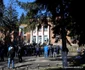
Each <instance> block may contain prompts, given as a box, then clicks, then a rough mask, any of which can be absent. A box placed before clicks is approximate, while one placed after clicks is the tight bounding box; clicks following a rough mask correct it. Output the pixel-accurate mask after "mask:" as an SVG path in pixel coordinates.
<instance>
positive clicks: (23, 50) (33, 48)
mask: <svg viewBox="0 0 85 70" xmlns="http://www.w3.org/2000/svg"><path fill="white" fill-rule="evenodd" d="M59 50H60V47H59V46H58V45H52V44H49V45H47V44H46V43H45V44H43V45H40V44H36V43H33V44H28V45H25V44H23V43H19V44H16V45H13V43H10V44H9V45H6V44H5V43H4V42H2V41H0V58H1V61H4V58H5V57H7V58H8V68H10V63H11V62H12V68H14V58H15V57H17V58H18V61H19V62H22V60H23V59H22V57H23V56H36V57H41V56H44V57H45V58H47V57H55V56H56V55H57V54H59Z"/></svg>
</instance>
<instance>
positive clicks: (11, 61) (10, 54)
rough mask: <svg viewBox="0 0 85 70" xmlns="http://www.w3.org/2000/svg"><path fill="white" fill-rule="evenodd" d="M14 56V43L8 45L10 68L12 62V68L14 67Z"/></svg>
mask: <svg viewBox="0 0 85 70" xmlns="http://www.w3.org/2000/svg"><path fill="white" fill-rule="evenodd" d="M14 56H15V52H14V48H13V47H12V45H10V46H9V47H8V68H10V64H11V63H12V68H14Z"/></svg>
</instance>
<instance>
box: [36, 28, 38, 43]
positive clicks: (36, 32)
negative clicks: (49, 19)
mask: <svg viewBox="0 0 85 70" xmlns="http://www.w3.org/2000/svg"><path fill="white" fill-rule="evenodd" d="M36 43H38V27H36Z"/></svg>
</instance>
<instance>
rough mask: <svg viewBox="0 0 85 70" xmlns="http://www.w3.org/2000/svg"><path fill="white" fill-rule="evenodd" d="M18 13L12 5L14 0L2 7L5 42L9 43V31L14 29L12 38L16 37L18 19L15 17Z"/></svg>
mask: <svg viewBox="0 0 85 70" xmlns="http://www.w3.org/2000/svg"><path fill="white" fill-rule="evenodd" d="M17 16H18V13H17V12H16V10H15V7H14V0H11V1H10V2H9V4H8V6H7V7H4V11H3V19H2V20H3V27H4V28H5V32H4V33H5V43H6V44H9V43H10V40H11V38H10V33H11V32H12V31H14V33H13V35H14V40H15V39H16V37H17V34H18V19H17ZM8 42H9V43H8Z"/></svg>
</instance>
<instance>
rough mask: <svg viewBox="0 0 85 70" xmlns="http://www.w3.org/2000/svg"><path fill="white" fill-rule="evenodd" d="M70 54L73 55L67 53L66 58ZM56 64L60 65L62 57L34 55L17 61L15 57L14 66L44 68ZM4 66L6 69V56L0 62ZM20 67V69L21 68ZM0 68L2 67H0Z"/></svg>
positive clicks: (19, 68)
mask: <svg viewBox="0 0 85 70" xmlns="http://www.w3.org/2000/svg"><path fill="white" fill-rule="evenodd" d="M70 56H74V54H71V53H70V54H69V55H68V58H69V57H70ZM56 66H62V57H61V56H59V57H56V58H51V57H49V58H44V57H35V56H27V57H23V62H21V63H19V62H18V58H15V68H16V69H17V70H27V68H28V70H38V68H46V67H56ZM1 67H4V70H8V68H7V58H6V59H5V61H4V62H0V68H1ZM21 68H22V69H21ZM0 70H2V68H1V69H0ZM11 70H15V69H11Z"/></svg>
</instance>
